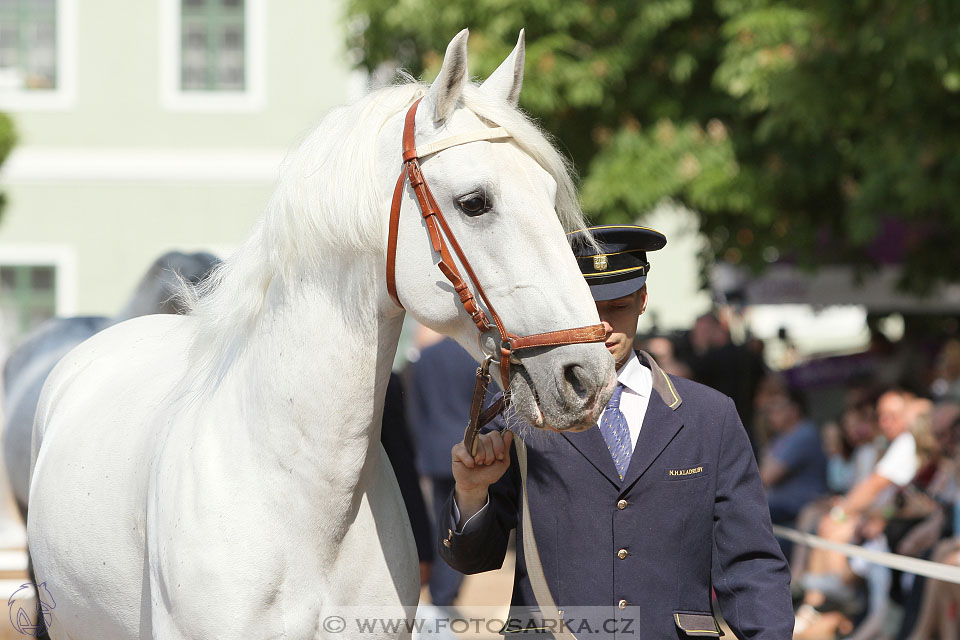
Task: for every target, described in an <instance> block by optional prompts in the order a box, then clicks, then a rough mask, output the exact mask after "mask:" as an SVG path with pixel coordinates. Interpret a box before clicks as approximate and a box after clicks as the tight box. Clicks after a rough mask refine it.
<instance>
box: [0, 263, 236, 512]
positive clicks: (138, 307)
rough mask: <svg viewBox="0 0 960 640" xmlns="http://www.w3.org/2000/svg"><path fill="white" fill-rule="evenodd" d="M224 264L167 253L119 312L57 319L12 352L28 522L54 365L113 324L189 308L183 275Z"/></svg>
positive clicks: (12, 408) (9, 408)
mask: <svg viewBox="0 0 960 640" xmlns="http://www.w3.org/2000/svg"><path fill="white" fill-rule="evenodd" d="M219 263H220V260H219V259H218V258H217V257H216V256H214V255H212V254H210V253H180V252H179V251H171V252H169V253H165V254H163V255H162V256H160V257H159V258H157V259H156V260H155V261H154V263H153V264H152V265H151V266H150V269H148V270H147V272H146V273H145V274H144V275H143V277H142V278H141V279H140V283H139V284H138V285H137V288H136V291H135V292H134V294H133V296H131V298H130V300H129V301H128V302H127V304H126V305H125V306H124V308H123V309H122V310H121V311H120V313H119V314H117V315H116V316H114V317H112V318H107V317H102V316H80V317H75V318H52V319H50V320H47V321H46V322H44V323H43V324H41V325H40V326H39V327H37V328H36V329H34V330H33V331H32V332H30V334H28V335H27V337H26V338H24V339H23V340H22V341H21V342H20V344H19V345H18V346H17V347H16V349H14V350H13V351H12V352H11V353H10V355H9V357H7V361H6V363H5V364H4V367H3V408H4V423H3V456H4V462H5V463H6V467H7V475H8V476H9V478H10V488H11V489H12V491H13V495H14V497H15V498H16V501H17V506H18V507H19V509H20V515H21V516H23V520H24V522H26V520H27V502H28V497H29V494H30V440H31V437H32V434H33V418H34V415H35V414H36V411H37V402H38V401H39V399H40V390H41V389H42V388H43V383H44V381H46V379H47V376H49V375H50V372H51V371H53V368H54V367H55V366H56V365H57V363H58V362H60V360H61V359H62V358H63V356H65V355H67V353H68V352H69V351H70V350H71V349H73V348H74V347H75V346H77V345H78V344H80V343H81V342H83V341H84V340H86V339H87V338H90V337H91V336H93V335H94V334H96V333H98V332H100V331H102V330H103V329H106V328H107V327H109V326H111V325H113V324H116V323H118V322H123V321H124V320H129V319H130V318H135V317H137V316H144V315H149V314H152V313H176V314H182V313H184V312H185V311H186V309H185V307H184V306H183V305H182V302H181V301H180V299H179V297H178V296H177V292H178V291H179V284H180V282H181V279H182V280H185V281H187V282H190V283H193V284H196V283H198V282H200V281H201V280H202V279H204V278H205V277H207V275H209V273H210V272H211V270H212V269H213V268H214V267H215V266H216V265H217V264H219Z"/></svg>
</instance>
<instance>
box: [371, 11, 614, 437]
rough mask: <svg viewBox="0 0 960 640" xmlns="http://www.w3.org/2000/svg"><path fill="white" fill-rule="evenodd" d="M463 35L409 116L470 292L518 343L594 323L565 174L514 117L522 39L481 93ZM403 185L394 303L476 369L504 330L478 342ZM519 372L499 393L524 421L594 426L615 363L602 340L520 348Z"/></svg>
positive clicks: (389, 138)
mask: <svg viewBox="0 0 960 640" xmlns="http://www.w3.org/2000/svg"><path fill="white" fill-rule="evenodd" d="M467 35H468V34H467V31H466V30H464V31H462V32H460V33H459V34H458V35H457V36H456V37H455V38H454V39H453V40H452V41H451V42H450V44H449V46H448V47H447V51H446V55H445V57H444V60H443V65H442V67H441V70H440V73H439V75H438V77H437V79H436V80H435V81H434V82H433V84H432V85H431V86H430V87H429V89H428V90H427V91H426V93H425V95H424V96H423V99H422V101H421V103H420V105H419V106H418V107H417V110H416V116H415V118H416V119H415V145H416V148H417V156H418V157H419V158H420V163H421V168H422V175H423V178H424V180H425V181H426V183H427V184H428V185H429V189H430V191H431V192H432V194H433V197H434V200H435V202H436V204H437V205H438V206H439V208H440V210H441V211H442V212H443V217H444V218H445V220H446V222H447V225H448V227H449V231H450V232H451V233H450V235H452V236H454V237H455V238H456V241H455V242H456V243H459V245H460V246H461V247H462V250H463V254H464V257H465V258H466V261H467V262H469V264H470V265H472V271H473V274H474V275H475V276H476V278H475V281H474V278H472V277H471V278H467V277H466V275H464V279H465V280H466V282H467V283H468V285H469V287H470V289H471V290H472V291H473V293H474V294H475V295H476V294H477V292H478V289H479V288H480V287H482V289H483V290H484V291H485V293H486V297H485V298H483V296H480V295H476V297H477V303H478V305H479V306H480V307H481V308H482V309H483V310H484V312H485V313H486V315H487V316H488V317H489V316H492V315H493V314H492V310H491V309H490V308H489V307H491V306H492V307H495V308H496V312H497V314H499V317H500V318H501V319H502V326H503V327H505V328H506V329H507V331H509V332H510V333H512V334H516V335H518V336H530V335H534V334H539V333H543V332H550V331H557V330H562V329H571V328H575V327H585V326H588V325H597V324H599V317H598V315H597V310H596V307H595V305H594V302H593V299H592V297H591V296H590V293H589V290H588V287H587V284H586V282H585V281H584V279H583V277H582V275H581V273H580V271H579V269H578V267H577V263H576V261H575V259H574V256H573V253H572V252H571V250H570V246H569V244H568V242H567V237H566V235H565V227H566V230H571V229H575V228H582V226H583V219H582V215H581V213H580V210H579V206H578V204H577V201H576V193H575V190H574V187H573V184H572V180H571V177H570V175H569V173H568V170H567V165H566V163H565V162H564V160H563V158H562V157H561V156H560V155H559V154H558V153H557V151H556V150H555V149H554V148H553V147H552V146H551V145H550V143H549V141H547V140H546V138H545V137H544V136H543V134H542V133H541V132H540V131H539V130H538V129H537V128H536V126H535V125H533V124H532V123H531V122H530V121H529V120H528V119H527V118H526V117H525V116H523V114H522V113H521V112H520V111H519V110H518V109H517V101H518V98H519V95H520V88H521V85H522V80H523V63H524V39H523V32H521V33H520V38H519V40H518V42H517V46H516V48H515V49H514V50H513V52H512V53H511V54H510V56H509V57H507V59H506V60H505V61H504V62H503V63H502V64H501V65H500V67H499V68H498V69H497V70H496V71H495V72H494V73H493V74H492V75H491V76H490V77H489V78H488V79H487V81H486V82H484V83H483V84H482V85H475V84H473V83H471V82H470V81H469V79H468V73H467ZM403 119H404V115H403V114H400V116H399V117H398V118H395V119H394V120H393V121H392V122H391V123H390V126H391V128H392V133H394V134H396V135H384V136H382V137H381V142H382V145H383V148H382V149H380V154H381V156H380V157H381V158H388V159H390V160H387V161H386V162H384V163H383V164H384V166H389V167H390V168H391V171H394V170H395V168H396V167H397V161H399V160H400V156H401V153H400V151H401V150H400V147H399V145H397V143H396V141H397V140H398V139H400V135H399V134H398V132H399V131H400V129H402V128H403V124H404V122H403ZM498 127H499V128H501V130H500V132H499V133H497V135H495V136H491V137H490V138H489V139H485V135H486V134H485V132H489V130H490V129H491V128H498ZM464 140H469V142H463V141H464ZM451 143H452V144H451ZM388 145H389V146H388ZM394 175H396V174H394ZM403 188H404V189H405V193H403V194H402V195H399V196H397V197H400V198H402V200H401V206H400V209H399V222H398V233H397V240H396V242H397V245H396V257H395V268H394V269H393V272H394V273H395V290H396V296H397V300H398V301H399V302H400V303H401V304H402V305H403V307H404V308H405V309H406V310H407V311H408V312H409V313H411V314H412V315H413V316H414V317H415V318H416V319H417V320H418V321H419V322H420V323H421V324H424V325H426V326H428V327H430V328H432V329H434V330H436V331H439V332H441V333H444V334H447V335H450V336H452V337H454V338H455V339H456V340H457V341H458V342H459V343H460V344H461V345H462V346H463V347H464V348H465V349H467V350H468V351H469V352H470V353H471V354H472V355H473V356H474V357H475V358H477V359H478V360H480V359H483V358H484V357H486V356H487V355H494V356H498V355H499V354H500V353H501V351H500V346H501V342H502V339H503V337H504V336H501V335H500V332H499V331H498V329H497V328H496V327H493V328H491V329H490V330H485V331H482V332H478V329H477V326H476V324H475V323H476V320H475V319H472V318H471V315H470V314H469V313H467V311H465V309H464V307H463V306H461V304H460V299H461V297H460V296H458V295H457V293H456V292H455V291H454V286H452V285H451V284H450V282H449V281H448V277H444V276H443V275H442V274H441V270H440V269H438V262H440V261H441V256H442V254H441V253H440V252H438V251H437V250H436V244H435V243H434V242H432V238H431V235H430V234H431V233H433V234H436V231H432V230H429V229H428V228H427V226H428V225H427V222H426V221H425V217H424V216H423V215H422V213H421V207H420V206H419V205H418V201H417V198H416V197H415V195H414V192H413V190H412V188H411V185H410V183H409V181H408V182H406V184H405V185H403ZM447 240H448V242H450V240H449V238H448V239H447ZM452 259H453V260H455V261H456V263H457V267H458V270H459V271H460V272H461V273H463V274H466V273H467V272H469V271H470V269H469V268H468V267H466V266H465V265H464V264H463V262H464V261H463V260H462V259H460V258H455V257H454V258H452ZM441 266H442V265H441ZM481 298H483V300H481ZM384 304H393V303H392V302H389V301H387V300H385V301H384ZM491 324H493V323H491ZM478 336H479V340H478ZM511 363H512V366H510V368H509V381H508V387H509V388H508V389H505V390H504V391H505V392H508V393H509V394H510V397H511V402H512V405H513V406H514V408H515V410H516V412H517V414H518V415H519V417H520V418H522V419H524V420H526V421H527V422H529V423H530V424H532V425H534V426H537V427H542V428H553V429H556V430H565V429H573V430H578V429H583V428H587V427H589V426H591V425H593V424H594V423H595V422H596V419H597V417H598V415H599V413H600V411H601V410H602V408H603V406H604V404H605V402H606V399H607V397H608V396H609V393H610V391H611V389H612V387H613V381H614V363H613V359H612V358H611V356H610V354H609V353H608V352H607V350H606V349H605V347H604V345H603V344H602V343H590V344H559V345H554V346H540V347H536V348H530V349H524V350H522V351H514V352H513V355H512V357H511ZM497 377H498V379H499V376H497Z"/></svg>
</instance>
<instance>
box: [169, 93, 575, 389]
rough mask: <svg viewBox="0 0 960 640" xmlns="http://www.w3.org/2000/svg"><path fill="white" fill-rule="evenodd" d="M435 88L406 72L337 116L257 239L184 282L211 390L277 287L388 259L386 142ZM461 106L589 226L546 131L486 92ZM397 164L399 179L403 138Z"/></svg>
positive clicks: (295, 169)
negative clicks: (345, 259) (337, 265)
mask: <svg viewBox="0 0 960 640" xmlns="http://www.w3.org/2000/svg"><path fill="white" fill-rule="evenodd" d="M428 88H429V87H428V86H427V85H425V84H422V83H419V82H416V81H414V80H413V79H411V78H410V77H409V76H404V77H401V80H400V82H399V83H398V84H395V85H391V86H387V87H384V88H381V89H378V90H376V91H373V92H371V93H369V94H368V95H367V96H365V97H363V98H361V99H359V100H357V101H355V102H353V103H351V104H347V105H344V106H340V107H337V108H334V109H332V110H331V111H329V112H328V113H327V114H326V115H325V116H324V117H323V118H322V119H321V121H320V123H319V124H318V125H317V126H316V127H315V128H314V129H313V131H312V132H310V133H309V134H307V135H306V137H305V138H304V140H303V141H302V142H301V144H300V145H299V147H298V148H297V149H295V150H294V151H292V152H291V153H290V154H289V155H288V156H287V157H286V159H285V160H284V162H283V164H282V165H281V168H280V177H279V181H278V184H277V187H276V189H275V191H274V193H273V195H272V197H271V198H270V201H269V203H268V204H267V207H266V210H265V212H264V214H263V215H262V216H261V218H260V219H259V221H258V222H257V223H256V225H255V227H254V229H253V232H252V234H251V235H250V237H249V238H248V239H247V240H246V241H245V242H244V244H243V245H241V247H240V248H239V249H238V250H237V251H236V252H235V253H234V254H233V255H232V256H231V257H229V258H228V259H227V260H225V261H224V262H223V263H221V264H220V265H219V266H218V267H217V268H216V269H215V271H214V272H213V273H212V274H211V276H210V277H209V278H207V279H206V280H205V281H204V282H202V283H199V284H197V285H188V284H186V283H184V284H183V286H181V296H182V298H183V299H184V302H185V304H186V305H187V306H188V308H189V309H190V311H189V313H190V315H191V316H192V317H193V318H194V319H195V321H196V323H197V333H196V335H195V338H194V341H193V347H192V350H191V351H192V353H191V356H192V359H194V360H195V365H197V366H199V367H202V368H203V369H205V374H204V375H206V376H207V377H208V382H210V383H212V385H213V386H216V384H217V383H218V382H219V381H220V380H221V379H222V378H223V375H224V374H225V373H226V372H227V371H228V370H229V369H230V367H231V365H232V363H233V362H234V361H235V360H236V358H237V357H239V355H240V354H241V353H242V352H243V349H244V345H245V344H246V342H247V340H248V337H249V336H250V335H252V334H253V332H254V331H255V330H256V329H257V325H258V323H259V322H260V320H261V319H262V317H263V315H264V312H265V311H266V310H267V309H268V308H269V306H270V305H271V303H272V300H271V296H272V294H271V285H272V284H274V283H275V281H277V280H280V283H278V284H281V285H292V286H293V287H296V286H297V283H298V281H299V279H300V278H301V277H302V276H303V274H304V270H310V271H311V272H312V273H314V274H318V273H322V266H323V265H324V264H325V263H330V262H331V261H333V260H337V259H338V257H340V256H361V255H363V256H370V255H373V256H385V253H386V247H385V246H384V245H385V243H384V238H386V235H387V234H386V225H387V217H388V216H387V213H388V211H389V207H390V197H391V195H392V190H393V181H392V180H391V181H390V186H389V187H388V188H385V187H384V185H383V184H381V182H380V181H381V180H382V179H383V176H384V175H386V174H387V173H389V174H390V175H391V177H392V176H393V175H394V168H393V167H391V168H390V171H389V172H387V171H386V168H385V167H379V166H377V165H378V162H377V160H378V158H377V151H378V148H379V145H378V140H379V138H380V135H381V132H382V129H383V127H384V125H385V124H386V123H387V122H388V121H389V120H390V119H391V118H393V117H394V116H396V115H397V114H398V113H400V112H402V111H405V110H406V109H407V108H408V107H409V105H410V104H412V103H413V101H414V100H416V99H417V98H419V97H421V96H423V95H424V94H425V93H426V92H427V90H428ZM461 104H462V106H464V107H466V108H467V109H470V110H471V111H473V112H474V113H475V114H476V115H477V116H479V117H480V118H482V119H484V120H487V121H490V122H493V123H496V124H497V125H499V126H501V127H504V128H505V129H506V130H507V131H508V132H509V133H510V134H511V136H512V137H513V140H514V142H515V143H516V144H518V145H519V146H520V148H521V149H523V150H524V151H525V152H526V153H527V154H528V155H529V156H530V157H531V158H533V159H534V160H535V161H536V162H537V163H538V164H540V165H541V166H542V167H543V168H544V169H545V170H546V171H547V172H549V173H550V175H551V176H552V177H553V178H554V180H556V182H557V202H556V211H557V214H558V216H559V218H560V221H561V223H562V225H563V226H564V228H565V229H566V230H568V231H570V230H575V229H582V228H583V227H584V226H585V223H584V218H583V214H582V212H581V209H580V205H579V201H578V198H577V192H576V188H575V186H574V178H573V170H572V166H571V164H570V163H569V161H567V160H566V158H564V157H563V156H562V155H561V154H560V153H559V152H558V151H557V150H556V148H555V147H554V146H553V144H552V143H551V140H550V139H549V138H548V137H547V136H546V135H545V134H544V133H543V132H542V131H541V130H540V128H539V127H538V126H537V125H536V124H535V123H534V122H533V121H532V120H531V119H530V118H529V117H527V116H526V115H525V114H524V113H523V112H521V111H520V110H519V109H516V108H514V107H512V106H511V105H509V104H508V103H506V102H504V101H502V100H497V99H493V98H491V97H489V96H487V95H486V93H485V92H483V91H482V90H481V89H480V87H479V86H478V85H476V84H473V83H468V84H467V86H466V87H464V91H463V94H462V96H461ZM395 163H396V167H395V171H396V173H399V171H400V166H401V159H400V142H399V140H398V141H397V153H396V159H395ZM578 235H584V234H578ZM367 262H369V263H371V264H379V261H377V260H367ZM378 276H379V277H382V274H380V273H379V272H377V274H373V273H372V270H371V273H370V274H368V275H367V277H378ZM355 277H363V276H361V275H355ZM280 290H285V289H284V287H281V289H280ZM370 305H371V306H370V308H367V309H362V308H360V309H358V308H357V307H353V308H352V309H351V313H352V315H353V318H354V319H357V320H360V319H364V318H371V317H372V314H373V313H374V311H375V309H374V308H373V306H372V305H373V301H371V302H370Z"/></svg>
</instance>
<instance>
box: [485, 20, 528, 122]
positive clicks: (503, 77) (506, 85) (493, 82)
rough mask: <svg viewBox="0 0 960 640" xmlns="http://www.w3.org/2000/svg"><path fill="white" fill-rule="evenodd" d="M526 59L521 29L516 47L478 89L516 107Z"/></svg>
mask: <svg viewBox="0 0 960 640" xmlns="http://www.w3.org/2000/svg"><path fill="white" fill-rule="evenodd" d="M525 58H526V53H525V46H524V39H523V29H520V37H519V38H517V46H515V47H514V48H513V52H512V53H511V54H510V55H509V56H507V59H506V60H504V61H503V62H501V63H500V66H499V67H497V70H496V71H494V72H493V73H492V74H490V77H489V78H487V80H486V82H484V83H483V84H482V85H480V88H481V89H483V90H484V91H486V92H487V93H489V94H490V95H493V96H497V97H499V98H502V99H504V100H506V101H507V102H509V103H510V104H512V105H513V106H517V103H518V102H519V101H520V88H521V87H522V86H523V62H524V60H525Z"/></svg>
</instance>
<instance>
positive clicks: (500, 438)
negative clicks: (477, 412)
mask: <svg viewBox="0 0 960 640" xmlns="http://www.w3.org/2000/svg"><path fill="white" fill-rule="evenodd" d="M512 442H513V432H511V431H507V432H506V434H505V435H500V432H499V431H491V432H490V433H481V434H480V436H479V437H478V438H477V455H476V456H471V455H470V452H469V451H467V448H466V447H464V446H463V443H462V442H458V443H457V444H456V446H454V447H453V450H452V451H451V455H452V456H453V479H454V480H455V481H456V487H455V489H454V494H453V495H454V499H455V500H456V501H457V509H459V510H460V522H458V523H457V526H461V525H462V524H463V523H464V522H466V521H467V520H468V519H470V517H472V516H473V515H474V514H476V513H477V512H478V511H480V509H482V508H483V505H485V504H486V503H487V487H489V486H490V485H491V484H493V483H494V482H496V481H497V480H499V479H500V478H501V477H502V476H503V474H504V473H506V471H507V468H508V467H509V466H510V444H511V443H512Z"/></svg>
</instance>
